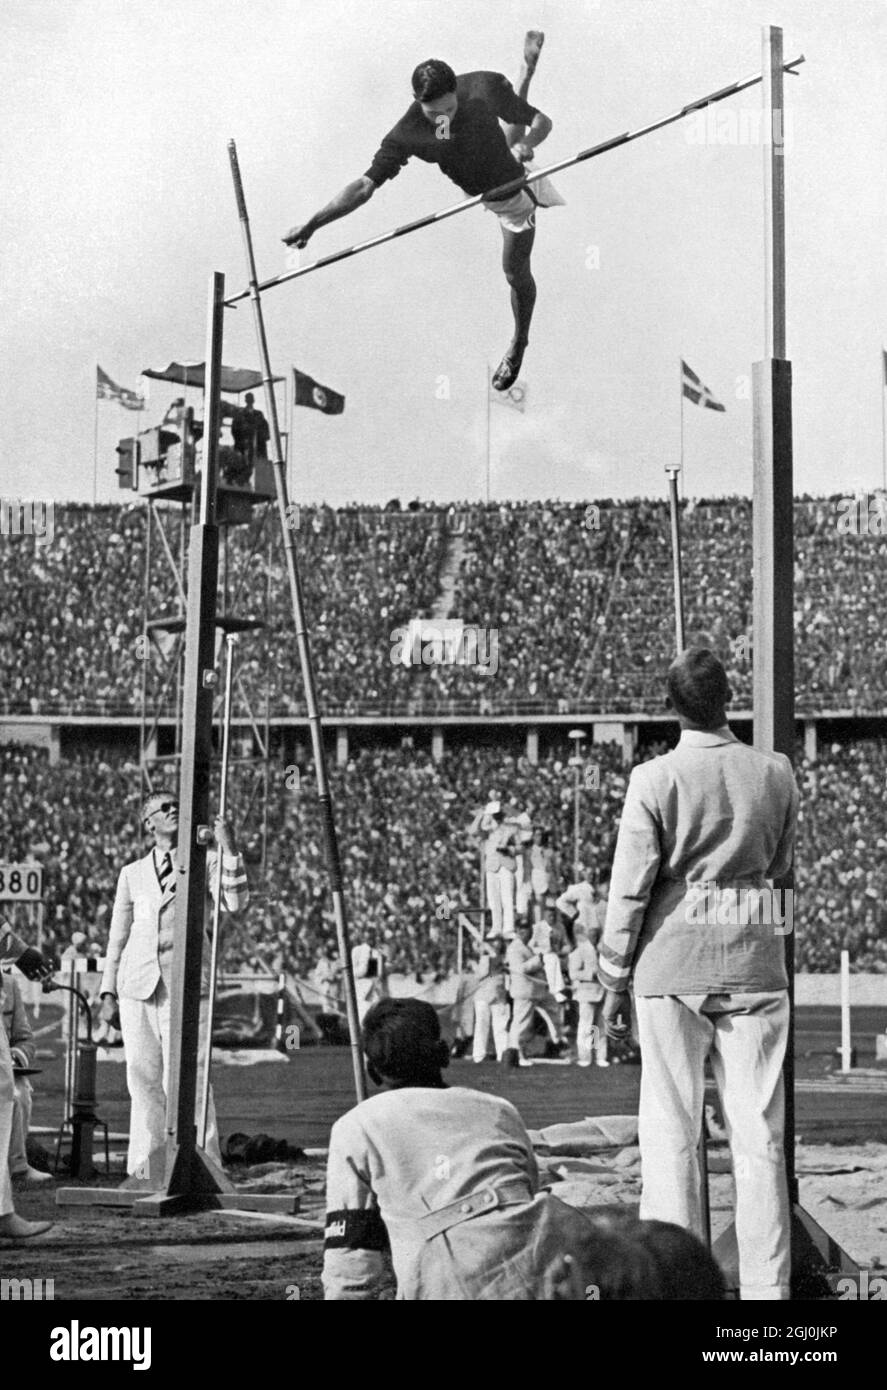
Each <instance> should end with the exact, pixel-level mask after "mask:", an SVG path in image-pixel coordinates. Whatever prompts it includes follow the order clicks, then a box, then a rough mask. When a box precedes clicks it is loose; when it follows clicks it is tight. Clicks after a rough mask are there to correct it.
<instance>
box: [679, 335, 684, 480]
mask: <svg viewBox="0 0 887 1390" xmlns="http://www.w3.org/2000/svg"><path fill="white" fill-rule="evenodd" d="M678 377H679V378H680V392H681V473H680V478H681V497H683V495H684V359H683V357H679V358H678Z"/></svg>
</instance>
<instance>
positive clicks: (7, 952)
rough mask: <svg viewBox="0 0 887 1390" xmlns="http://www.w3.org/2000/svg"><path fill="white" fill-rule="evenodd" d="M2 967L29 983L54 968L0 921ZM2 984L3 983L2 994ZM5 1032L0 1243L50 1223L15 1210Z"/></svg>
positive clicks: (0, 1087)
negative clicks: (11, 968) (8, 967)
mask: <svg viewBox="0 0 887 1390" xmlns="http://www.w3.org/2000/svg"><path fill="white" fill-rule="evenodd" d="M0 964H9V965H12V964H15V965H17V966H18V968H19V970H21V972H22V974H23V975H25V976H27V978H28V979H29V980H45V979H48V978H49V976H50V975H51V974H52V967H51V966H50V964H49V962H48V961H46V960H44V958H43V957H42V956H41V955H40V953H39V951H35V950H34V949H33V948H32V947H26V946H25V943H24V942H23V941H22V939H21V938H20V937H19V936H17V935H16V933H15V932H14V931H13V930H12V928H11V927H10V926H9V924H8V922H5V921H4V920H3V919H0ZM2 978H3V977H2V976H0V981H2ZM2 990H3V985H2V983H0V992H2ZM13 1066H14V1064H13V1058H12V1051H11V1049H10V1046H9V1039H8V1037H7V1034H6V1029H5V1028H4V1027H3V1026H2V1024H0V1240H3V1241H6V1240H10V1241H18V1240H30V1239H31V1238H32V1237H33V1236H39V1235H42V1234H43V1232H44V1231H48V1230H49V1228H50V1226H51V1225H52V1222H51V1221H26V1220H25V1218H24V1217H23V1216H19V1215H18V1213H17V1212H16V1210H15V1203H14V1201H13V1196H12V1178H11V1175H10V1171H9V1155H10V1150H11V1146H12V1143H13V1135H14V1130H15V1072H14V1070H13Z"/></svg>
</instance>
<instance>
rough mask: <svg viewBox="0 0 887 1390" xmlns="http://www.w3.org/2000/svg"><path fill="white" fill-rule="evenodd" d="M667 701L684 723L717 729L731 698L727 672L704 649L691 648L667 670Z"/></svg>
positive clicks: (712, 654) (711, 653) (711, 654)
mask: <svg viewBox="0 0 887 1390" xmlns="http://www.w3.org/2000/svg"><path fill="white" fill-rule="evenodd" d="M667 682H668V697H669V699H670V701H671V703H672V705H673V706H674V708H675V709H676V710H677V712H678V714H682V715H683V716H684V718H685V719H689V720H691V721H692V722H693V723H694V724H698V725H699V726H700V728H703V729H713V728H717V726H718V724H719V723H720V722H721V719H722V718H723V713H724V706H725V705H726V704H727V703H728V701H729V699H730V695H731V691H730V685H729V683H728V681H727V672H726V671H725V670H724V667H723V665H722V664H721V662H720V661H719V660H718V658H717V657H716V656H715V654H714V652H712V651H709V649H708V648H707V647H691V648H690V649H689V650H688V651H686V652H683V653H682V654H681V656H679V657H677V659H676V660H675V661H673V662H672V663H671V665H670V666H669V668H668V677H667Z"/></svg>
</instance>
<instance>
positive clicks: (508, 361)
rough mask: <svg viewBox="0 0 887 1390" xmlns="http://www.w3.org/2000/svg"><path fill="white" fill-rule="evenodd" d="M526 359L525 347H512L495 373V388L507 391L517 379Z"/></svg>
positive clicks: (495, 389)
mask: <svg viewBox="0 0 887 1390" xmlns="http://www.w3.org/2000/svg"><path fill="white" fill-rule="evenodd" d="M523 360H524V349H523V348H510V349H509V350H508V352H506V354H505V356H504V357H503V358H502V361H501V362H500V363H499V365H498V367H497V368H496V370H495V372H494V373H493V390H494V391H507V390H508V388H509V386H513V385H514V383H515V382H516V381H517V374H518V372H519V371H520V369H521V363H522V362H523Z"/></svg>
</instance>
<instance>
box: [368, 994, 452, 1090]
mask: <svg viewBox="0 0 887 1390" xmlns="http://www.w3.org/2000/svg"><path fill="white" fill-rule="evenodd" d="M363 1050H364V1052H365V1053H366V1056H367V1062H368V1063H369V1067H370V1072H371V1073H373V1072H375V1073H376V1074H377V1075H378V1076H380V1077H385V1078H389V1079H391V1080H392V1081H408V1082H409V1081H412V1082H414V1083H415V1084H417V1085H421V1084H422V1083H423V1082H425V1083H430V1082H434V1081H438V1083H439V1078H440V1072H441V1068H442V1067H444V1066H446V1063H447V1058H448V1055H449V1054H448V1050H447V1046H446V1044H445V1043H444V1042H443V1041H442V1040H441V1036H440V1019H439V1018H438V1016H437V1011H436V1010H435V1009H433V1008H432V1006H431V1005H430V1004H428V1003H426V1002H425V1000H424V999H380V1000H379V1002H378V1004H374V1005H373V1007H372V1008H371V1009H370V1010H369V1012H368V1013H367V1016H366V1018H365V1019H364V1021H363Z"/></svg>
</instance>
